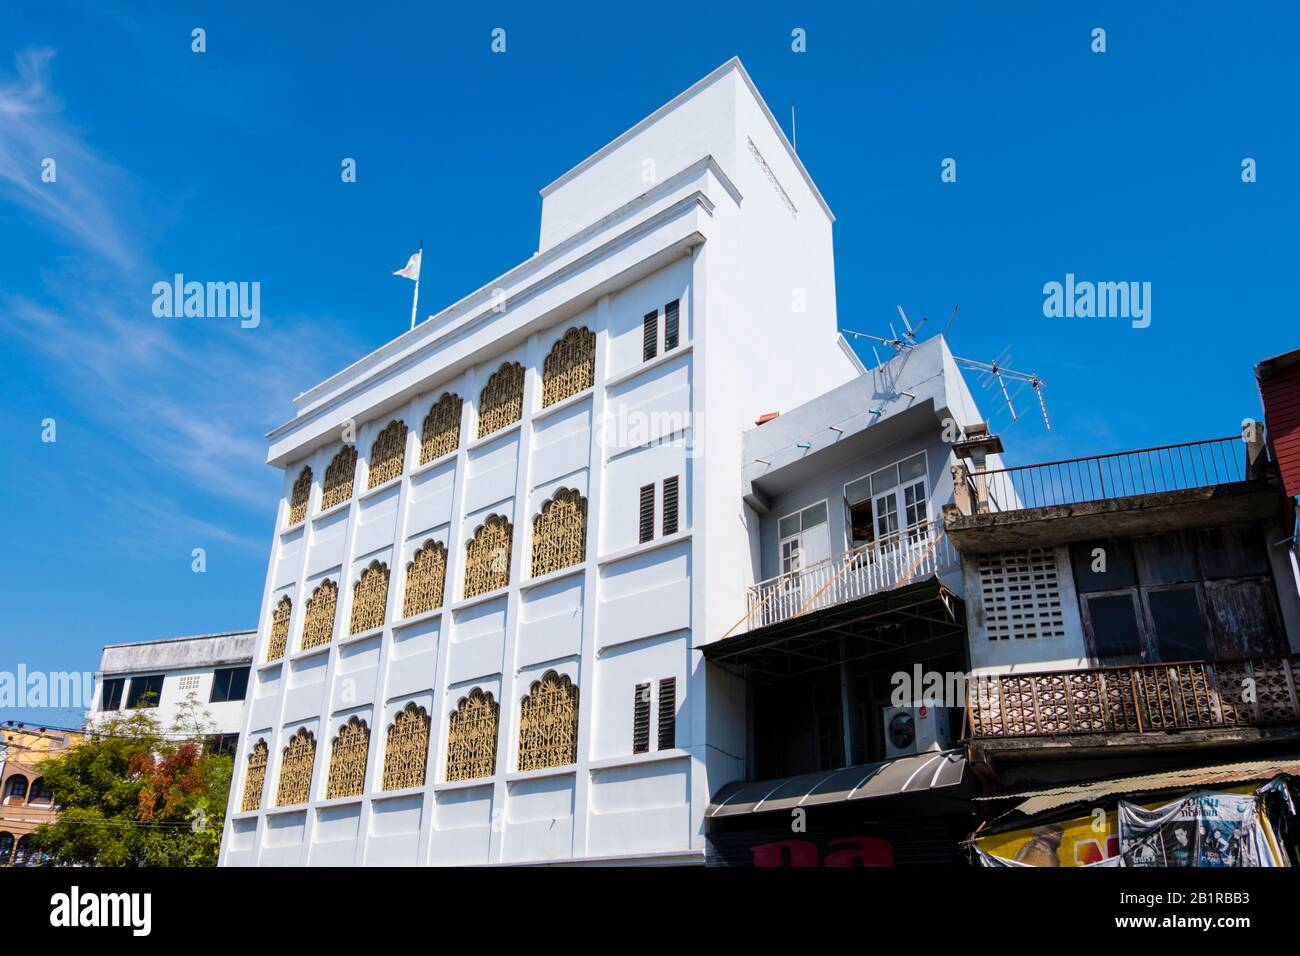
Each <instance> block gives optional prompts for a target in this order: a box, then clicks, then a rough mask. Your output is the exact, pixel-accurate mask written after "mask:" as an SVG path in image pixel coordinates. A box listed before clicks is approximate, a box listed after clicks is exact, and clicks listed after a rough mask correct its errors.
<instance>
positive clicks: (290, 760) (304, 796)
mask: <svg viewBox="0 0 1300 956" xmlns="http://www.w3.org/2000/svg"><path fill="white" fill-rule="evenodd" d="M315 762H316V738H315V737H313V736H312V734H311V731H309V730H307V728H306V727H303V728H302V729H300V730H299V731H298V732H297V733H296V734H294V735H293V736H292V737H290V738H289V746H287V747H285V748H284V759H282V760H281V761H280V786H279V787H278V788H277V790H276V795H275V805H276V806H277V807H291V806H293V805H294V804H295V803H306V802H307V801H308V800H309V799H311V768H312V764H313V763H315Z"/></svg>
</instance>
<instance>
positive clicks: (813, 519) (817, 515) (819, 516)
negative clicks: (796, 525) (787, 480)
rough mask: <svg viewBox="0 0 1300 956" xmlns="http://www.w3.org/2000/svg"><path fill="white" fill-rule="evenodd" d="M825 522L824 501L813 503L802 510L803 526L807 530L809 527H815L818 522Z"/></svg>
mask: <svg viewBox="0 0 1300 956" xmlns="http://www.w3.org/2000/svg"><path fill="white" fill-rule="evenodd" d="M825 523H826V502H824V501H823V502H821V503H820V504H816V505H813V506H812V507H811V508H805V509H804V510H803V528H804V530H805V531H807V530H808V529H809V528H815V527H817V526H818V525H819V524H825Z"/></svg>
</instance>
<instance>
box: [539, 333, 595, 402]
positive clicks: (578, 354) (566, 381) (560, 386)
mask: <svg viewBox="0 0 1300 956" xmlns="http://www.w3.org/2000/svg"><path fill="white" fill-rule="evenodd" d="M595 381H596V333H595V332H593V331H591V329H589V328H587V327H586V326H585V325H584V326H583V327H582V328H573V329H569V331H567V332H565V333H564V337H563V338H562V339H560V340H559V341H558V342H556V343H555V346H554V348H552V349H551V352H550V354H549V355H547V356H546V361H545V362H544V363H543V364H542V407H543V408H546V407H547V406H548V405H554V404H555V403H556V402H560V401H563V400H564V399H566V398H568V397H569V396H570V395H577V394H578V393H579V392H581V391H584V390H585V389H588V388H591V386H592V385H593V384H594V383H595Z"/></svg>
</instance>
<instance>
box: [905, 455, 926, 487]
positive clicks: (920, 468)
mask: <svg viewBox="0 0 1300 956" xmlns="http://www.w3.org/2000/svg"><path fill="white" fill-rule="evenodd" d="M898 476H899V478H900V479H901V480H902V483H903V484H907V483H908V482H909V481H911V480H912V479H914V478H922V477H924V476H925V452H921V454H919V455H913V456H912V457H911V458H909V459H907V460H906V461H904V462H902V463H900V464H899V466H898Z"/></svg>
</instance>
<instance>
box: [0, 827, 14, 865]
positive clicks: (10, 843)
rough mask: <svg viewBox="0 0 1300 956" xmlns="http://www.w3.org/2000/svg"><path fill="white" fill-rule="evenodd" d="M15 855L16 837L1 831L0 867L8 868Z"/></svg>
mask: <svg viewBox="0 0 1300 956" xmlns="http://www.w3.org/2000/svg"><path fill="white" fill-rule="evenodd" d="M13 855H14V835H13V834H12V833H8V832H6V831H4V830H0V866H8V865H9V861H10V860H11V859H13Z"/></svg>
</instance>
